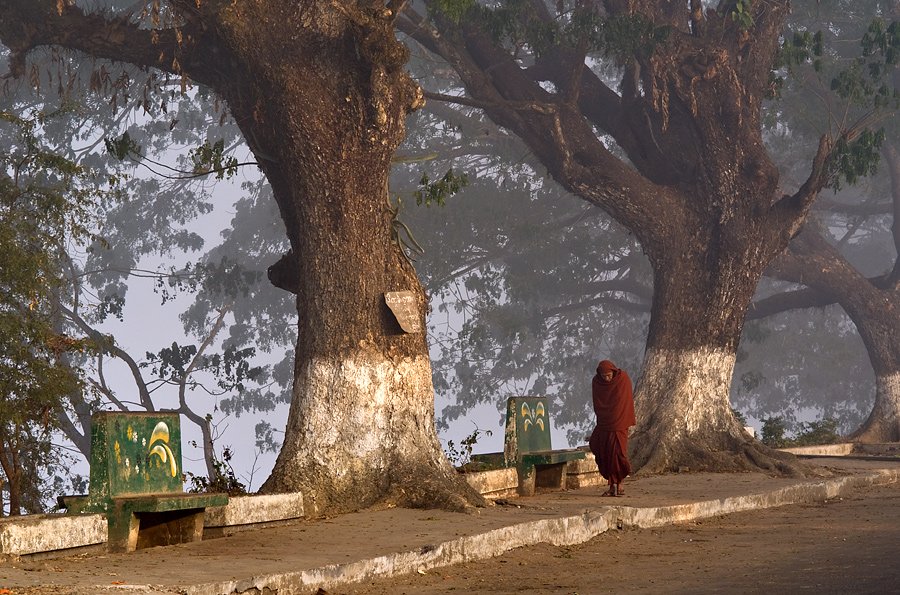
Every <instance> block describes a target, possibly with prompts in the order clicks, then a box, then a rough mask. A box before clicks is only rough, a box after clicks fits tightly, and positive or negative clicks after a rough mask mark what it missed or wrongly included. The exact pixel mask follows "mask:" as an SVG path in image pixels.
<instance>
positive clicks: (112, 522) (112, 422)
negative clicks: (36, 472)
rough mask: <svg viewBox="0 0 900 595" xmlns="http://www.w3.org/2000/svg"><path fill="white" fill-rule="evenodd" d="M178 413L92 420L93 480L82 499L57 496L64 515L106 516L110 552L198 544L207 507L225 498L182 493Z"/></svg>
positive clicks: (102, 416)
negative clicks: (64, 512) (86, 514)
mask: <svg viewBox="0 0 900 595" xmlns="http://www.w3.org/2000/svg"><path fill="white" fill-rule="evenodd" d="M182 483H183V481H182V468H181V422H180V418H179V416H178V414H177V413H166V412H147V413H144V412H134V413H131V412H128V413H119V412H111V411H102V412H99V413H95V414H94V416H93V417H92V418H91V477H90V485H89V488H88V494H87V495H86V496H60V497H59V499H58V500H59V503H60V506H61V507H63V508H65V509H66V514H81V513H104V514H106V520H107V526H108V541H107V547H108V548H109V551H111V552H123V551H124V552H131V551H134V550H135V549H138V548H144V547H152V546H156V545H172V544H176V543H187V542H191V541H199V540H200V539H202V538H203V517H204V512H205V509H206V508H207V507H210V506H222V505H225V504H228V495H227V494H186V493H184V492H183V489H182Z"/></svg>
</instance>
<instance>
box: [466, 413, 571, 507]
mask: <svg viewBox="0 0 900 595" xmlns="http://www.w3.org/2000/svg"><path fill="white" fill-rule="evenodd" d="M583 458H584V451H583V450H578V449H569V450H553V448H552V446H551V443H550V409H549V407H548V406H547V398H546V397H510V398H509V399H507V401H506V436H505V439H504V443H503V452H502V453H490V454H479V455H472V460H473V461H478V462H482V463H487V464H489V465H495V466H498V467H515V468H516V470H517V471H518V474H519V488H518V491H519V495H521V496H533V495H534V492H535V488H552V489H560V490H564V489H566V464H567V463H568V462H569V461H573V460H577V459H583Z"/></svg>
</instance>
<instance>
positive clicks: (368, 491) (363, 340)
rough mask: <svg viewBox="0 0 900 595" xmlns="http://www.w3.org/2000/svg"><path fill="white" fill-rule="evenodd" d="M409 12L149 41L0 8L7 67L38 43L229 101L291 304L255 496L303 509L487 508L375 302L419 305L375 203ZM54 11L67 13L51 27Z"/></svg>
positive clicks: (313, 17) (82, 19)
mask: <svg viewBox="0 0 900 595" xmlns="http://www.w3.org/2000/svg"><path fill="white" fill-rule="evenodd" d="M402 5H403V2H397V1H394V0H392V1H391V2H388V3H387V4H383V3H377V2H376V3H374V4H365V3H356V2H349V1H343V2H342V1H338V2H315V1H310V0H306V1H301V2H290V1H288V0H262V1H260V2H253V3H250V2H230V1H216V0H213V1H211V2H203V3H200V4H197V3H195V2H188V1H183V0H176V1H174V2H173V4H172V6H173V8H174V9H175V11H176V13H177V17H178V20H177V21H176V22H174V23H171V24H170V25H169V26H166V24H165V23H163V24H161V25H160V26H159V27H158V28H157V29H156V30H153V31H150V30H146V29H139V28H137V27H136V26H134V25H133V24H131V23H128V22H123V21H122V20H116V19H108V18H106V17H104V16H101V15H94V14H84V13H83V12H82V11H81V10H80V9H78V8H77V7H74V6H63V5H60V6H61V8H60V9H59V11H57V4H56V3H52V2H46V1H39V2H33V1H30V0H29V1H28V2H25V1H23V0H0V13H2V14H3V15H4V19H3V24H2V25H0V39H2V40H3V42H4V43H5V44H6V45H7V46H8V47H10V48H11V49H12V50H13V59H12V61H11V64H12V66H13V71H14V72H17V73H20V74H21V73H23V72H24V61H23V56H24V53H25V52H26V51H28V50H29V49H30V48H31V47H34V46H36V45H40V44H49V45H61V46H64V47H68V48H72V49H79V50H83V51H86V52H89V53H91V54H92V55H94V56H97V57H104V58H108V59H113V60H123V61H126V62H131V63H133V64H137V65H140V66H150V67H155V68H159V69H162V70H164V71H167V72H175V73H176V74H179V75H182V76H185V77H188V78H190V79H192V80H196V81H199V82H201V83H203V84H205V85H207V86H209V87H211V88H212V89H214V90H215V91H216V92H218V93H219V94H220V95H221V96H222V97H224V99H225V100H226V102H227V104H228V107H229V109H230V110H231V112H232V114H233V116H234V118H235V120H236V122H237V124H238V126H239V127H240V128H241V130H242V132H243V133H244V136H245V138H246V140H247V142H248V144H249V146H250V148H251V150H252V151H253V153H254V154H255V156H256V158H257V160H258V162H259V164H260V167H261V168H262V170H263V171H264V172H265V174H266V177H267V179H268V180H269V182H270V184H271V185H272V189H273V191H274V195H275V199H276V201H277V203H278V207H279V210H280V213H281V216H282V219H283V220H284V223H285V226H286V228H287V234H288V237H289V240H290V245H291V253H290V254H289V255H286V257H285V258H283V259H282V261H281V262H280V263H278V266H277V267H275V270H274V271H273V273H277V274H273V275H272V279H273V282H275V283H276V284H277V285H279V286H281V287H285V288H289V289H290V290H291V291H293V292H294V293H296V294H297V310H298V313H299V319H300V323H299V332H298V340H297V349H296V362H295V379H294V389H293V400H292V403H291V409H290V414H289V418H288V422H287V428H286V431H285V439H284V444H283V446H282V451H281V453H280V454H279V457H278V459H277V462H276V464H275V468H274V470H273V471H272V475H271V476H270V477H269V479H268V480H267V481H266V482H265V484H264V485H263V488H262V490H263V491H267V492H275V491H295V490H299V491H302V492H304V496H305V499H306V500H305V503H306V506H307V507H308V510H310V511H311V512H312V513H313V514H326V513H335V512H342V511H347V510H354V509H359V508H362V507H366V506H370V505H373V504H377V503H379V502H386V503H388V504H397V505H408V506H423V507H424V506H444V507H450V508H454V509H461V508H463V507H465V506H466V505H468V504H473V503H475V504H477V503H481V502H483V500H482V499H481V496H480V495H479V494H477V493H476V492H475V491H474V490H472V489H471V488H469V487H468V485H467V484H466V483H465V482H464V481H462V480H461V479H460V478H459V477H458V474H457V473H456V471H455V470H454V469H453V468H452V466H451V465H450V464H449V462H448V461H447V460H446V458H445V457H444V455H443V453H442V451H441V448H440V444H439V442H438V439H437V433H436V430H435V426H434V412H433V408H434V395H433V390H432V386H431V373H430V364H429V360H428V350H427V345H426V340H425V335H424V334H422V333H418V334H407V333H404V332H402V330H401V329H400V327H399V326H398V324H397V322H396V320H394V319H393V315H392V314H391V312H390V311H389V309H388V308H387V306H386V305H385V301H384V294H385V292H389V291H397V290H408V291H412V292H413V293H414V295H415V296H416V304H417V307H418V313H419V317H420V320H421V321H422V322H423V325H422V326H423V328H424V316H425V311H426V309H427V298H426V296H425V294H424V291H423V289H422V287H421V285H420V283H419V281H418V279H417V277H416V276H415V272H414V271H413V269H412V267H411V266H410V265H409V263H408V262H407V261H406V260H405V258H404V257H403V255H402V254H401V253H400V248H399V246H398V244H397V243H396V242H395V241H394V235H393V234H394V225H393V217H394V216H395V212H394V211H393V210H392V209H391V208H390V205H389V203H388V201H387V194H386V180H387V175H388V171H389V168H390V160H391V157H392V156H393V153H394V151H395V149H396V148H397V146H398V145H399V143H400V142H401V141H402V139H403V137H404V134H405V130H404V118H405V117H406V115H407V114H408V113H409V112H410V111H412V110H414V109H417V108H419V107H421V105H422V104H423V100H422V95H421V92H420V90H419V88H418V86H417V85H416V84H415V83H414V82H413V81H412V79H411V78H410V77H409V75H408V74H407V73H406V72H405V71H404V69H403V67H404V64H405V62H406V60H407V57H408V53H407V51H406V49H405V48H404V47H403V46H402V45H400V44H399V43H398V42H397V40H396V38H395V36H394V31H393V23H394V19H395V18H396V14H397V11H398V10H400V9H401V8H402ZM58 13H61V14H58Z"/></svg>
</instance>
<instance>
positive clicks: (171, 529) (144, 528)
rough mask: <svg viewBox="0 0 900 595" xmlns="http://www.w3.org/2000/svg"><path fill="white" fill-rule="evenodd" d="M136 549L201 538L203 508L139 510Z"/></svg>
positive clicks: (187, 541) (199, 539) (188, 541)
mask: <svg viewBox="0 0 900 595" xmlns="http://www.w3.org/2000/svg"><path fill="white" fill-rule="evenodd" d="M136 516H137V517H138V519H139V521H140V525H141V527H140V532H139V533H138V535H137V540H136V547H137V549H144V548H148V547H156V546H159V545H175V544H178V543H191V542H192V541H201V540H202V539H203V517H204V511H203V509H199V510H197V509H190V510H182V511H171V512H140V513H137V515H136Z"/></svg>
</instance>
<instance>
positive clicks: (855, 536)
mask: <svg viewBox="0 0 900 595" xmlns="http://www.w3.org/2000/svg"><path fill="white" fill-rule="evenodd" d="M450 591H454V592H468V593H491V594H493V595H506V594H509V595H512V594H518V593H523V592H525V593H540V594H545V593H546V594H580V595H593V594H595V593H628V594H633V593H666V594H688V593H690V594H700V595H704V594H712V593H722V594H724V593H728V594H733V593H742V594H755V593H759V594H765V595H778V594H785V595H788V594H789V595H797V593H853V594H860V593H873V594H875V593H878V594H883V593H900V485H898V484H891V485H887V486H881V487H874V488H868V489H864V490H859V491H856V492H854V493H853V494H851V495H850V496H849V497H844V498H843V499H840V500H834V501H829V502H827V503H823V504H806V505H791V506H785V507H782V508H775V509H767V510H759V511H753V512H747V513H738V514H733V515H728V516H724V517H719V518H715V519H708V520H704V521H702V522H696V523H689V524H684V525H675V526H669V527H664V528H661V529H653V530H649V529H646V530H631V531H612V532H610V533H606V534H604V535H601V536H599V537H597V538H595V539H593V540H591V541H590V542H588V543H585V544H583V545H580V546H575V547H570V548H559V547H553V546H549V545H539V546H533V547H526V548H521V549H517V550H514V551H512V552H509V553H507V554H506V555H504V556H501V557H499V558H494V559H492V560H488V561H484V562H479V563H470V564H466V565H459V566H451V567H447V568H443V569H438V570H434V571H430V572H428V573H427V574H425V575H413V576H406V577H402V578H398V579H390V580H381V581H378V582H375V583H372V584H369V585H360V586H354V587H345V588H342V589H337V590H334V591H330V592H329V595H333V594H337V593H340V594H342V595H382V594H383V595H388V594H390V595H403V594H407V595H413V594H415V595H430V594H435V595H436V594H444V593H447V592H450Z"/></svg>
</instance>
